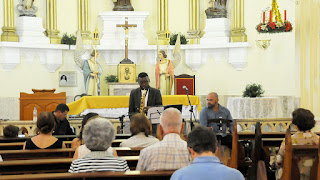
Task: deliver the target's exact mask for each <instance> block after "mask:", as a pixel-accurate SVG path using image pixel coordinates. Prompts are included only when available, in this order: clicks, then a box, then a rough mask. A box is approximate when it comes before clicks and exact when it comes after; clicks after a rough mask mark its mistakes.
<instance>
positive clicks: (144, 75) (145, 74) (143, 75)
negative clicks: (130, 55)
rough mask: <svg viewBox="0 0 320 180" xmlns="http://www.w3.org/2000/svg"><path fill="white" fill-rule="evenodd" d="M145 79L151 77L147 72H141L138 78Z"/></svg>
mask: <svg viewBox="0 0 320 180" xmlns="http://www.w3.org/2000/svg"><path fill="white" fill-rule="evenodd" d="M144 77H149V76H148V74H147V73H145V72H141V73H140V74H139V75H138V78H144Z"/></svg>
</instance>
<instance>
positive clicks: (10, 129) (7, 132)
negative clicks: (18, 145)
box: [3, 124, 19, 138]
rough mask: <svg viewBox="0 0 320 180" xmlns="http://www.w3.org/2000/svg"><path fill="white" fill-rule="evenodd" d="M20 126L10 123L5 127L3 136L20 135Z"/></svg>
mask: <svg viewBox="0 0 320 180" xmlns="http://www.w3.org/2000/svg"><path fill="white" fill-rule="evenodd" d="M18 134H19V128H18V127H17V126H14V125H11V124H10V125H8V126H6V127H5V128H4V129H3V136H4V137H9V138H10V137H18Z"/></svg>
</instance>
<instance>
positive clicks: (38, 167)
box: [0, 156, 139, 178]
mask: <svg viewBox="0 0 320 180" xmlns="http://www.w3.org/2000/svg"><path fill="white" fill-rule="evenodd" d="M121 158H123V159H125V160H126V161H127V163H128V166H129V168H130V169H132V170H134V169H135V168H136V166H137V163H138V160H139V156H122V157H121ZM73 160H74V159H73V158H56V159H28V160H10V161H3V162H0V174H31V173H46V172H68V170H69V168H70V165H71V162H72V161H73ZM1 178H2V176H1Z"/></svg>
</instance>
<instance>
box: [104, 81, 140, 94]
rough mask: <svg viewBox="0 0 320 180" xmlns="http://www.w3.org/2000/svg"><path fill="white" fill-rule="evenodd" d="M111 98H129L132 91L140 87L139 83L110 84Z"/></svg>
mask: <svg viewBox="0 0 320 180" xmlns="http://www.w3.org/2000/svg"><path fill="white" fill-rule="evenodd" d="M108 85H109V96H129V95H130V92H131V90H133V89H136V88H138V87H139V84H138V83H108Z"/></svg>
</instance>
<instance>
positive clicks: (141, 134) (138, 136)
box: [120, 114, 159, 147]
mask: <svg viewBox="0 0 320 180" xmlns="http://www.w3.org/2000/svg"><path fill="white" fill-rule="evenodd" d="M130 131H131V133H132V137H130V138H129V139H127V140H125V141H123V142H122V143H121V144H120V147H148V146H150V145H152V144H155V143H157V142H159V139H157V138H155V137H153V136H151V134H152V133H151V131H152V130H151V123H150V121H149V120H148V119H147V117H146V116H144V115H142V114H135V115H133V116H131V120H130Z"/></svg>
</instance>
